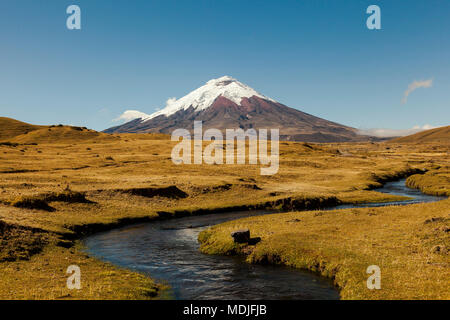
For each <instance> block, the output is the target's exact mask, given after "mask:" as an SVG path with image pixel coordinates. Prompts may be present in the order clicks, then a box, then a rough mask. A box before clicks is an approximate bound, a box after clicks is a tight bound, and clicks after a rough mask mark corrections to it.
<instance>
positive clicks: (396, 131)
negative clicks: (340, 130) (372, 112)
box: [358, 124, 436, 138]
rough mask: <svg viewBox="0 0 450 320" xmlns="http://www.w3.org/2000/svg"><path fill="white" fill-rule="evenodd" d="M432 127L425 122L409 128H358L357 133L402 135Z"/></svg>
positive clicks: (380, 135)
mask: <svg viewBox="0 0 450 320" xmlns="http://www.w3.org/2000/svg"><path fill="white" fill-rule="evenodd" d="M434 128H436V127H433V126H431V125H429V124H426V125H423V126H414V127H412V128H410V129H384V128H373V129H360V130H358V134H361V135H366V136H374V137H379V138H389V137H404V136H408V135H410V134H414V133H417V132H420V131H424V130H430V129H434Z"/></svg>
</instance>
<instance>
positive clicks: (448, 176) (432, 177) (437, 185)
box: [406, 168, 450, 197]
mask: <svg viewBox="0 0 450 320" xmlns="http://www.w3.org/2000/svg"><path fill="white" fill-rule="evenodd" d="M406 185H407V186H408V187H410V188H415V189H420V190H421V191H422V192H424V193H426V194H431V195H436V196H447V197H448V196H450V170H449V169H448V168H446V169H444V170H441V171H430V172H427V173H426V174H423V175H419V174H416V175H413V176H410V177H408V179H406Z"/></svg>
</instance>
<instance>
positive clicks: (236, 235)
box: [231, 229, 250, 243]
mask: <svg viewBox="0 0 450 320" xmlns="http://www.w3.org/2000/svg"><path fill="white" fill-rule="evenodd" d="M231 236H232V237H233V239H234V242H236V243H248V242H249V241H250V230H248V229H242V230H236V231H233V232H232V233H231Z"/></svg>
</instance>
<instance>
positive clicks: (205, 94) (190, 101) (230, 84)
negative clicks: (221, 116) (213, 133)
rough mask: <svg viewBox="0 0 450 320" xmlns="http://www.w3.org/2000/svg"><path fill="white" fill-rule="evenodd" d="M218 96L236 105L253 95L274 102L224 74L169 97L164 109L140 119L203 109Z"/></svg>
mask: <svg viewBox="0 0 450 320" xmlns="http://www.w3.org/2000/svg"><path fill="white" fill-rule="evenodd" d="M219 96H222V97H224V98H226V99H228V100H230V101H233V102H234V103H236V104H238V105H239V104H240V103H241V101H242V98H250V97H253V96H255V97H259V98H262V99H265V100H269V101H273V102H276V101H274V100H272V99H270V98H267V97H265V96H263V95H262V94H259V93H258V92H256V91H255V90H254V89H252V88H250V87H249V86H247V85H245V84H243V83H241V82H239V81H237V80H236V79H234V78H232V77H229V76H224V77H221V78H218V79H212V80H210V81H208V82H207V83H206V84H205V85H204V86H201V87H200V88H198V89H196V90H194V91H192V92H191V93H189V94H188V95H186V96H184V97H183V98H180V99H178V100H171V99H169V100H168V103H167V106H166V107H165V108H164V109H162V110H160V111H158V112H155V113H153V114H151V115H149V116H147V117H144V118H142V120H143V121H147V120H150V119H153V118H155V117H158V116H161V115H164V116H166V117H168V116H171V115H172V114H175V113H177V112H178V111H180V110H187V109H188V108H190V107H192V108H193V109H194V110H195V111H201V110H205V109H207V108H208V107H210V106H211V105H212V104H213V103H214V101H215V100H216V99H217V98H218V97H219Z"/></svg>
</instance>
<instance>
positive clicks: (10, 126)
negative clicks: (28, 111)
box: [0, 117, 46, 141]
mask: <svg viewBox="0 0 450 320" xmlns="http://www.w3.org/2000/svg"><path fill="white" fill-rule="evenodd" d="M42 128H46V127H45V126H36V125H32V124H28V123H25V122H21V121H18V120H15V119H11V118H6V117H0V141H7V140H10V139H11V138H14V137H16V136H19V135H22V134H27V133H29V132H32V131H35V130H38V129H42Z"/></svg>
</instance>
